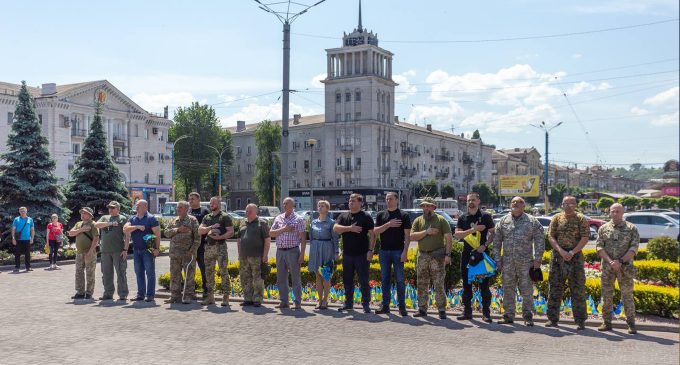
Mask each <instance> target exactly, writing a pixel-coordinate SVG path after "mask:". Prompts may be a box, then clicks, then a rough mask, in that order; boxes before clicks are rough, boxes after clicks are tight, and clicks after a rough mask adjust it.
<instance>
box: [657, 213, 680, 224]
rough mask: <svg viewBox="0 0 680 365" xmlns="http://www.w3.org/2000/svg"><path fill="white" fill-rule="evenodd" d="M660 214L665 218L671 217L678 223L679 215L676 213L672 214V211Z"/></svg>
mask: <svg viewBox="0 0 680 365" xmlns="http://www.w3.org/2000/svg"><path fill="white" fill-rule="evenodd" d="M661 214H663V215H665V216H666V217H671V218H673V219H675V221H676V222H679V221H680V213H678V212H673V211H671V212H662V213H661Z"/></svg>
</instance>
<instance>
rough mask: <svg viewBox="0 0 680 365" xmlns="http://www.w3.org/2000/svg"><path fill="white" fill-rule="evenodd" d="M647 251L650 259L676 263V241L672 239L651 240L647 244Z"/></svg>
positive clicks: (659, 238)
mask: <svg viewBox="0 0 680 365" xmlns="http://www.w3.org/2000/svg"><path fill="white" fill-rule="evenodd" d="M647 250H648V251H649V256H650V258H652V259H657V260H665V261H672V262H678V240H676V239H674V238H670V237H656V238H652V239H651V240H649V242H648V243H647Z"/></svg>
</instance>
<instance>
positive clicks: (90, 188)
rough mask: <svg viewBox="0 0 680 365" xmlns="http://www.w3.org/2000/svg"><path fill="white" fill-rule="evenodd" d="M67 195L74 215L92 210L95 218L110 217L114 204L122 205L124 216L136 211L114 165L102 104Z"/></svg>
mask: <svg viewBox="0 0 680 365" xmlns="http://www.w3.org/2000/svg"><path fill="white" fill-rule="evenodd" d="M64 195H65V196H66V207H67V208H68V209H70V210H71V211H73V212H77V211H78V210H80V208H82V207H90V208H92V209H93V210H94V212H95V215H100V214H106V212H107V208H106V206H107V205H108V204H109V202H110V201H112V200H115V201H117V202H118V203H120V205H121V211H122V212H123V213H124V214H125V213H128V212H129V211H130V209H131V207H132V202H131V201H130V198H129V197H128V195H129V194H128V191H127V189H126V188H125V183H124V182H123V176H122V175H121V174H120V171H119V170H118V167H116V165H115V164H114V163H113V160H112V159H111V153H110V152H109V148H108V146H107V144H106V135H105V134H104V128H103V126H102V107H101V105H100V104H97V105H95V114H94V120H93V121H92V125H91V127H90V134H89V135H88V136H87V138H86V139H85V143H84V145H83V150H82V153H81V156H80V158H78V160H77V161H76V166H75V168H74V169H73V172H72V173H71V181H70V182H69V183H68V184H67V185H66V192H65V194H64ZM76 218H78V217H77V216H74V217H72V220H76Z"/></svg>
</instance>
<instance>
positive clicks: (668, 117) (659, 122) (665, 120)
mask: <svg viewBox="0 0 680 365" xmlns="http://www.w3.org/2000/svg"><path fill="white" fill-rule="evenodd" d="M679 117H680V114H679V112H677V111H676V112H675V113H673V114H664V115H662V116H659V117H657V118H653V119H652V121H651V123H652V125H655V126H659V127H665V126H670V125H678V119H679ZM676 132H677V131H676Z"/></svg>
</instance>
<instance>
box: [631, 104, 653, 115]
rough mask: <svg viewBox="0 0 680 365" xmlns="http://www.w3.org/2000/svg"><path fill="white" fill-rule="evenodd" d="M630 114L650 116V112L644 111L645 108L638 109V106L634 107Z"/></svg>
mask: <svg viewBox="0 0 680 365" xmlns="http://www.w3.org/2000/svg"><path fill="white" fill-rule="evenodd" d="M630 112H631V113H633V114H635V115H647V114H649V110H647V109H643V108H638V107H636V106H634V107H632V108H631V109H630Z"/></svg>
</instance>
